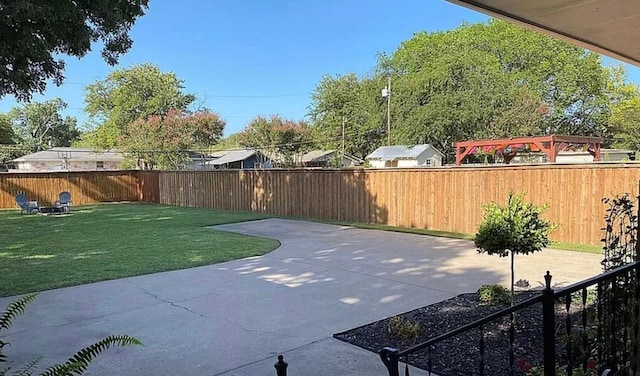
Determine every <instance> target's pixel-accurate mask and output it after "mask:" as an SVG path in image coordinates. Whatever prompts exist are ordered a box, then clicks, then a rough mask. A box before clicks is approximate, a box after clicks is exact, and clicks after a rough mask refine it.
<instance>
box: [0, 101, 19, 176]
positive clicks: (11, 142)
mask: <svg viewBox="0 0 640 376" xmlns="http://www.w3.org/2000/svg"><path fill="white" fill-rule="evenodd" d="M17 139H18V138H17V136H16V134H15V133H14V132H13V127H12V126H11V118H10V117H9V115H7V114H1V113H0V169H3V168H4V167H5V166H6V163H7V162H9V161H10V160H12V159H14V158H17V157H18V156H19V155H20V148H19V147H18V146H17V145H16V143H17Z"/></svg>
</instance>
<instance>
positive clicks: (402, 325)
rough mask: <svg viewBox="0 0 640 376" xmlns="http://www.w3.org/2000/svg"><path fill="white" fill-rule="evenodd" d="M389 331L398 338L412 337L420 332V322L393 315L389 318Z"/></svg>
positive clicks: (415, 336)
mask: <svg viewBox="0 0 640 376" xmlns="http://www.w3.org/2000/svg"><path fill="white" fill-rule="evenodd" d="M388 328H389V333H390V334H391V335H392V336H393V337H396V338H400V339H405V340H406V339H414V338H417V337H418V335H419V334H420V323H419V322H414V321H410V320H406V319H403V318H402V317H400V316H394V317H392V318H391V320H389V327H388Z"/></svg>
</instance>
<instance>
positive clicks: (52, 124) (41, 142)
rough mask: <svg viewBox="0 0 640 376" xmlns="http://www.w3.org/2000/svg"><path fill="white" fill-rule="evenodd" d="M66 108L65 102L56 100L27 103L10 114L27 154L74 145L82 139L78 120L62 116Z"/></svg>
mask: <svg viewBox="0 0 640 376" xmlns="http://www.w3.org/2000/svg"><path fill="white" fill-rule="evenodd" d="M66 107H67V104H66V103H65V102H64V101H62V99H60V98H55V99H52V100H48V101H45V102H33V103H28V104H24V105H22V106H19V107H15V108H13V109H12V110H11V111H9V114H8V117H9V121H10V122H11V126H12V129H13V132H14V133H15V135H16V136H17V141H18V143H20V144H21V145H22V146H23V148H24V151H25V152H28V151H31V152H36V151H40V150H44V149H46V148H48V147H55V146H71V143H72V142H73V141H75V140H77V139H78V137H79V136H80V132H79V131H78V129H77V127H76V119H75V118H74V117H71V116H63V115H62V114H61V112H62V110H64V109H65V108H66Z"/></svg>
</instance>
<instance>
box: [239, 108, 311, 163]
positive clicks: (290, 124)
mask: <svg viewBox="0 0 640 376" xmlns="http://www.w3.org/2000/svg"><path fill="white" fill-rule="evenodd" d="M238 141H239V143H240V145H241V146H244V147H250V148H255V149H259V150H261V151H262V152H264V153H267V154H270V155H271V156H272V157H274V158H275V159H278V158H281V159H282V160H281V162H280V163H281V164H282V166H283V167H292V166H294V165H295V162H296V157H299V156H300V155H301V154H302V153H304V152H305V151H308V150H310V149H311V147H312V144H311V137H310V128H309V125H308V124H307V123H306V122H305V121H294V120H288V119H283V118H281V117H280V116H278V115H273V116H271V117H269V118H265V117H262V116H258V117H257V118H255V119H253V120H252V121H250V122H249V124H247V126H246V127H245V129H244V130H243V131H242V132H240V134H239V136H238Z"/></svg>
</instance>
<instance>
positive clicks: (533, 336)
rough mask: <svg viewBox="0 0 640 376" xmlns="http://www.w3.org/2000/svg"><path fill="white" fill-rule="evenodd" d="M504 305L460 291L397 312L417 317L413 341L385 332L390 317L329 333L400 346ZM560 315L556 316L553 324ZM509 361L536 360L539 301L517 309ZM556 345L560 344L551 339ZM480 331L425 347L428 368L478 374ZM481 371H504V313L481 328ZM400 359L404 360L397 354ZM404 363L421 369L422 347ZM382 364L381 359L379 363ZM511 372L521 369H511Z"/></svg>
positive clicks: (364, 343) (444, 374)
mask: <svg viewBox="0 0 640 376" xmlns="http://www.w3.org/2000/svg"><path fill="white" fill-rule="evenodd" d="M536 294H540V291H527V292H522V293H519V294H518V296H517V297H516V302H519V301H523V300H525V299H528V298H530V297H533V296H535V295H536ZM504 308H505V307H504V306H487V305H481V304H480V302H479V301H478V298H477V296H476V294H462V295H459V296H456V297H454V298H451V299H448V300H445V301H442V302H439V303H436V304H432V305H428V306H425V307H422V308H418V309H416V310H413V311H410V312H406V313H403V314H401V315H399V316H400V317H402V318H403V319H406V320H410V321H412V322H420V324H421V329H420V334H419V336H418V337H417V338H415V339H413V340H409V341H407V340H401V339H398V338H396V337H394V336H392V335H391V334H390V333H389V330H388V325H389V320H390V318H387V319H384V320H380V321H376V322H372V323H370V324H367V325H364V326H361V327H358V328H355V329H351V330H348V331H346V332H342V333H338V334H335V335H334V337H335V338H337V339H339V340H342V341H345V342H348V343H351V344H353V345H356V346H359V347H362V348H364V349H366V350H370V351H373V352H376V353H377V352H378V351H379V350H380V349H382V348H384V347H393V348H396V349H399V350H400V351H402V350H403V349H406V348H409V347H411V346H412V345H415V344H418V343H421V342H424V341H426V340H428V339H431V338H434V337H436V336H438V335H441V334H444V333H447V332H449V331H451V330H453V329H455V328H458V327H460V326H463V325H466V324H468V323H471V322H473V321H476V320H479V319H481V318H483V317H486V316H488V315H490V314H492V313H494V312H497V311H500V310H502V309H504ZM562 317H564V316H557V317H556V325H557V324H558V323H559V322H563V321H564V320H563V319H562ZM515 328H516V330H515V341H514V353H515V358H514V359H515V362H516V363H517V362H518V361H522V359H526V361H527V363H529V364H531V365H534V366H535V365H536V364H537V363H538V362H540V361H541V360H542V304H541V303H538V304H535V305H533V306H530V307H527V308H526V309H524V310H521V311H519V312H518V314H517V316H516V325H515ZM556 346H562V345H561V344H560V343H557V345H556ZM479 348H480V331H479V330H472V331H470V332H465V333H461V334H460V335H458V336H456V337H453V338H450V339H448V340H445V341H443V342H441V343H439V344H438V345H437V346H435V347H434V348H432V350H431V366H432V368H431V371H432V372H434V373H436V374H438V375H441V376H467V375H476V374H478V371H477V370H478V369H479V362H480V350H479ZM484 351H485V355H484V364H485V372H484V374H485V375H491V376H502V375H509V317H508V316H507V317H505V318H504V319H499V320H496V321H494V322H492V323H489V324H487V325H486V326H485V327H484ZM401 360H402V361H405V359H401ZM408 363H409V364H411V365H413V366H415V367H418V368H421V369H424V370H427V369H428V358H427V352H426V350H424V351H422V352H420V353H417V354H415V355H413V354H412V355H410V356H409V359H408ZM381 364H382V362H381ZM515 368H517V367H515ZM515 374H516V375H522V374H523V373H522V371H520V370H519V369H516V372H515Z"/></svg>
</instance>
